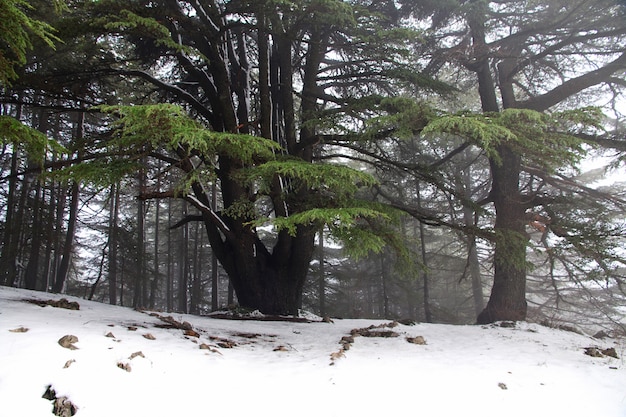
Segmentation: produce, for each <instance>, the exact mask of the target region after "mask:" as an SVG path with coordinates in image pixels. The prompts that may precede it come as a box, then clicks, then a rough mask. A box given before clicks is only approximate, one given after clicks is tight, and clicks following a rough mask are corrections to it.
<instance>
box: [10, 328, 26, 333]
mask: <svg viewBox="0 0 626 417" xmlns="http://www.w3.org/2000/svg"><path fill="white" fill-rule="evenodd" d="M9 331H10V332H11V333H26V332H27V331H28V328H27V327H18V328H17V329H10V330H9Z"/></svg>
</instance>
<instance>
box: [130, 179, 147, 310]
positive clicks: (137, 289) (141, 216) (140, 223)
mask: <svg viewBox="0 0 626 417" xmlns="http://www.w3.org/2000/svg"><path fill="white" fill-rule="evenodd" d="M138 188H139V190H138V191H139V195H142V194H144V192H145V188H146V172H145V169H143V168H142V169H140V170H139V174H138ZM145 221H146V202H145V200H144V199H141V198H140V199H138V200H137V275H136V276H135V277H134V285H133V308H143V307H146V302H147V301H148V288H147V285H146V280H147V274H146V258H145V250H146V237H145V234H146V233H145Z"/></svg>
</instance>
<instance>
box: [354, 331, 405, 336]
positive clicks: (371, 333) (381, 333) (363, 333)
mask: <svg viewBox="0 0 626 417" xmlns="http://www.w3.org/2000/svg"><path fill="white" fill-rule="evenodd" d="M357 330H358V331H357V332H356V333H353V335H354V336H363V337H398V336H400V334H399V333H396V332H394V331H393V330H380V329H374V330H369V329H357Z"/></svg>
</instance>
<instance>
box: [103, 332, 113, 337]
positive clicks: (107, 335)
mask: <svg viewBox="0 0 626 417" xmlns="http://www.w3.org/2000/svg"><path fill="white" fill-rule="evenodd" d="M104 337H110V338H112V339H115V335H114V334H113V333H111V332H109V333H107V334H106V335H104Z"/></svg>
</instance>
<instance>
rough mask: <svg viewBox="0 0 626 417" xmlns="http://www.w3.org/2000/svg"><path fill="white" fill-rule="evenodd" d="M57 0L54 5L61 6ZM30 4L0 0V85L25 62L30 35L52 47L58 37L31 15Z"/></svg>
mask: <svg viewBox="0 0 626 417" xmlns="http://www.w3.org/2000/svg"><path fill="white" fill-rule="evenodd" d="M60 4H61V2H60V1H58V0H57V1H55V7H57V8H60ZM32 9H33V7H32V6H31V5H30V4H29V3H28V2H27V1H26V0H0V44H1V45H0V85H2V84H5V85H10V82H11V80H14V79H15V78H17V73H16V72H15V68H16V67H17V66H18V65H24V64H25V63H26V53H27V52H28V50H30V49H32V47H33V45H32V41H31V36H32V35H34V36H35V37H37V38H39V39H41V40H42V41H44V42H45V43H46V44H47V45H48V46H49V47H51V48H54V42H57V41H59V40H60V39H59V38H57V37H56V36H55V35H54V28H52V26H50V25H49V24H47V23H45V22H42V21H39V20H36V19H32V18H31V17H29V16H28V14H27V13H28V12H30V11H32Z"/></svg>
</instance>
